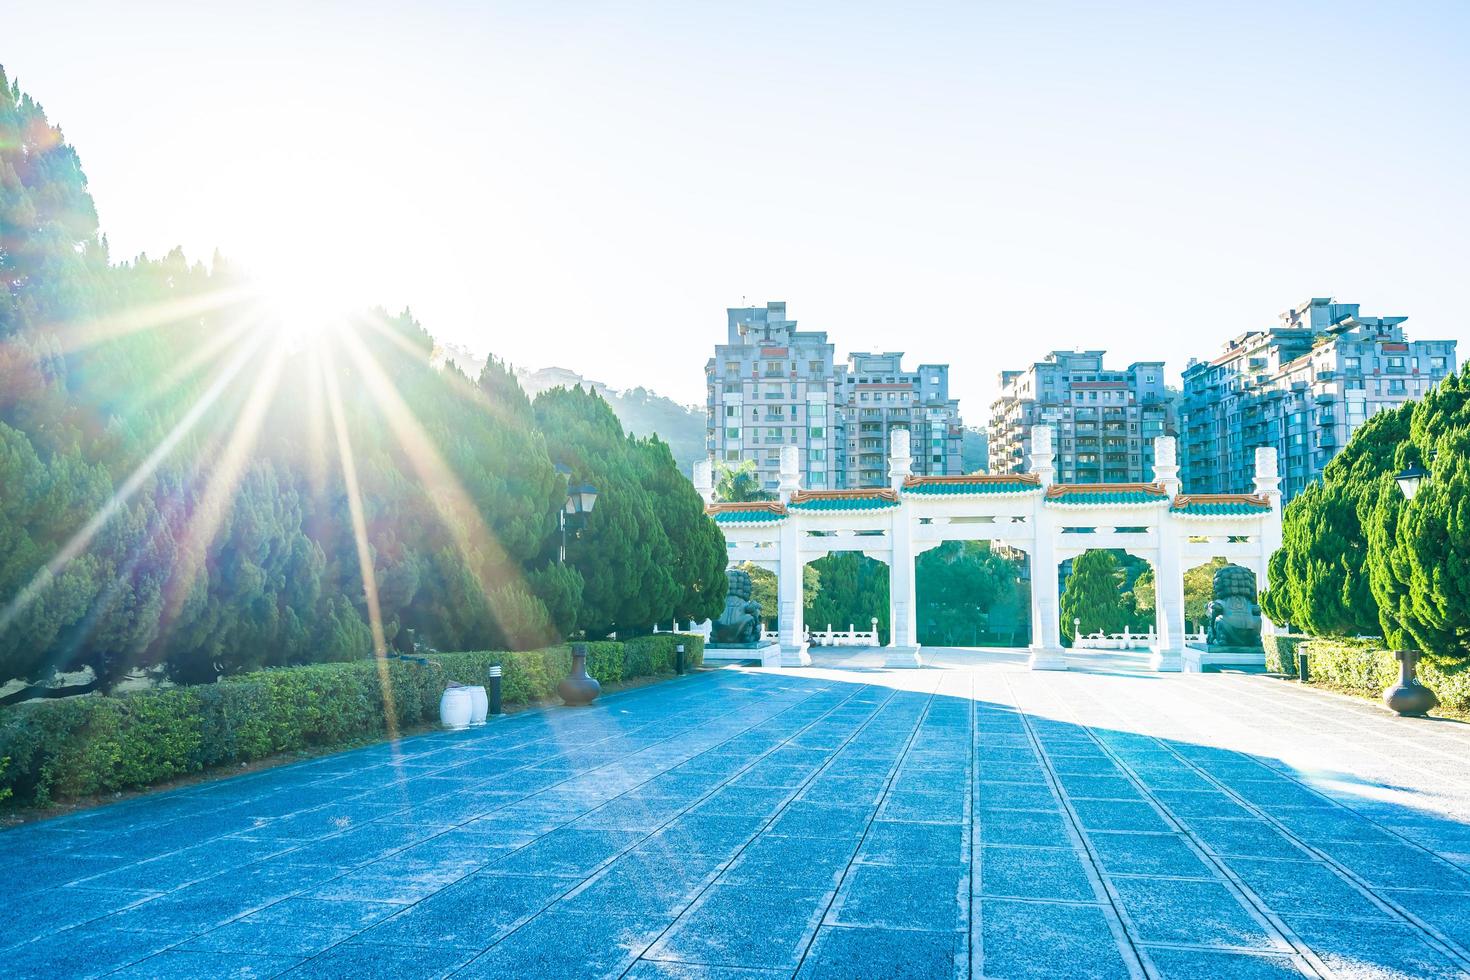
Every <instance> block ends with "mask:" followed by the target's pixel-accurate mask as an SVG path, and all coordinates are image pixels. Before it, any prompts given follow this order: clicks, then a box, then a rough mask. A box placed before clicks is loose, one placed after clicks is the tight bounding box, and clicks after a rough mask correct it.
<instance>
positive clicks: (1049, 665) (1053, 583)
mask: <svg viewBox="0 0 1470 980" xmlns="http://www.w3.org/2000/svg"><path fill="white" fill-rule="evenodd" d="M1055 458H1056V456H1055V454H1054V453H1053V452H1052V430H1051V426H1049V425H1037V426H1033V427H1032V429H1031V469H1032V472H1034V473H1035V474H1036V475H1037V476H1038V477H1040V478H1041V487H1042V491H1043V493H1042V495H1041V496H1039V497H1037V498H1035V499H1036V510H1035V511H1034V512H1033V514H1032V516H1031V521H1032V524H1033V525H1034V526H1035V530H1036V540H1035V543H1034V544H1033V545H1032V548H1031V659H1030V667H1031V669H1032V670H1066V669H1067V658H1066V654H1065V653H1064V652H1063V650H1062V631H1061V595H1060V590H1059V589H1058V585H1057V550H1056V548H1057V542H1056V535H1057V530H1056V522H1055V520H1054V519H1053V514H1052V512H1051V510H1050V509H1049V508H1048V507H1047V506H1046V494H1045V490H1046V488H1047V487H1049V486H1051V485H1052V483H1053V482H1055V480H1056V468H1055V467H1054V466H1053V460H1055Z"/></svg>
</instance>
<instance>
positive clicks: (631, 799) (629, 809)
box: [571, 790, 724, 830]
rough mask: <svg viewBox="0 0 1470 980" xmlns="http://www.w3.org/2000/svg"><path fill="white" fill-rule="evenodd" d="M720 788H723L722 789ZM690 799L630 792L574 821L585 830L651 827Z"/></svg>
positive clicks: (574, 824)
mask: <svg viewBox="0 0 1470 980" xmlns="http://www.w3.org/2000/svg"><path fill="white" fill-rule="evenodd" d="M721 792H724V791H723V790H721ZM688 805H689V803H688V802H687V801H685V800H681V799H677V798H670V797H662V796H645V795H642V794H640V793H636V792H635V793H630V794H628V795H627V796H622V797H619V798H618V799H615V800H611V801H609V802H608V803H606V804H604V805H602V806H600V807H598V808H597V809H596V810H593V811H592V812H590V813H588V814H587V815H586V816H583V817H580V818H578V819H577V820H576V821H575V822H574V823H572V824H571V826H573V827H577V828H580V829H583V830H594V829H599V828H601V829H606V830H651V829H653V828H654V827H657V826H659V825H660V824H662V823H664V822H665V821H667V820H669V819H671V818H673V817H675V816H677V815H678V814H679V813H680V812H681V811H683V810H684V809H685V808H686V807H687V806H688Z"/></svg>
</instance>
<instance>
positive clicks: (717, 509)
mask: <svg viewBox="0 0 1470 980" xmlns="http://www.w3.org/2000/svg"><path fill="white" fill-rule="evenodd" d="M704 512H705V513H706V514H734V513H749V512H765V513H769V514H774V515H776V516H777V517H781V516H784V515H785V513H786V505H785V504H783V503H781V501H779V500H738V501H736V500H717V501H715V502H714V503H712V504H706V505H705V508H704Z"/></svg>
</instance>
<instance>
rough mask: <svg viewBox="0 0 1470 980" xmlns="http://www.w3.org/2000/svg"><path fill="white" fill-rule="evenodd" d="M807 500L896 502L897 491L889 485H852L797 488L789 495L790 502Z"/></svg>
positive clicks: (799, 502)
mask: <svg viewBox="0 0 1470 980" xmlns="http://www.w3.org/2000/svg"><path fill="white" fill-rule="evenodd" d="M809 500H888V501H891V502H893V503H895V504H896V503H898V491H897V490H893V489H891V488H889V487H853V488H851V489H840V490H798V491H796V492H795V493H793V494H792V495H791V501H790V502H791V503H793V504H804V503H806V502H807V501H809Z"/></svg>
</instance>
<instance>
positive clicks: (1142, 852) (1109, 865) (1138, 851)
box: [1088, 833, 1219, 878]
mask: <svg viewBox="0 0 1470 980" xmlns="http://www.w3.org/2000/svg"><path fill="white" fill-rule="evenodd" d="M1088 840H1089V841H1091V843H1092V846H1093V848H1094V849H1095V850H1096V851H1097V857H1098V863H1099V865H1101V867H1102V870H1103V871H1104V872H1106V873H1107V874H1110V875H1155V876H1164V877H1171V878H1216V877H1219V876H1218V875H1217V874H1216V873H1215V872H1214V871H1213V870H1212V869H1211V868H1210V867H1209V865H1207V864H1205V863H1204V862H1203V861H1201V860H1200V858H1199V855H1198V854H1196V853H1195V852H1194V851H1193V850H1192V849H1191V848H1190V846H1189V845H1188V844H1187V843H1185V841H1184V839H1183V838H1182V837H1179V836H1176V835H1174V834H1115V833H1095V834H1088Z"/></svg>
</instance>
